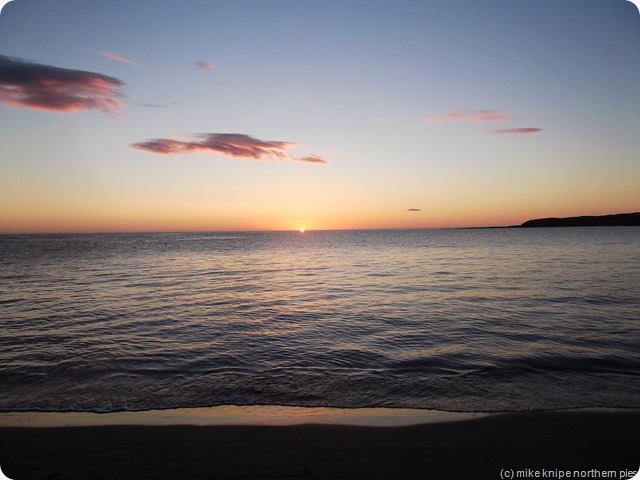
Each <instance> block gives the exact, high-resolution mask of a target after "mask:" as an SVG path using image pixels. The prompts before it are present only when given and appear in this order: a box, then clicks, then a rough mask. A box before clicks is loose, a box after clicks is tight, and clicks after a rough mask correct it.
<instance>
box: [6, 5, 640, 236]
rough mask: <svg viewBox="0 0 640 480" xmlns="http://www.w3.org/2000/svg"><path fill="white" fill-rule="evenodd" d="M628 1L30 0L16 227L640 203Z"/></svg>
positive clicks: (403, 221)
mask: <svg viewBox="0 0 640 480" xmlns="http://www.w3.org/2000/svg"><path fill="white" fill-rule="evenodd" d="M638 85H640V14H639V13H638V9H637V7H636V6H634V5H633V4H632V3H631V2H629V1H627V0H527V1H525V0H384V1H381V0H362V1H360V0H344V1H331V0H330V1H323V2H317V1H311V0H236V1H217V0H189V1H185V2H177V1H171V2H169V1H159V0H136V1H133V2H132V1H130V0H111V1H109V2H105V1H97V0H56V1H55V2H51V1H49V0H14V1H12V2H9V3H7V4H6V5H5V6H4V7H3V9H2V13H1V14H0V146H1V148H0V233H42V232H127V231H136V232H141V231H162V232H177V231H238V230H296V229H300V228H305V229H307V230H314V229H360V228H442V227H471V226H498V225H514V224H520V223H522V222H524V221H525V220H528V219H531V218H539V217H551V216H554V217H565V216H578V215H601V214H610V213H627V212H635V211H640V134H639V132H640V89H639V88H638Z"/></svg>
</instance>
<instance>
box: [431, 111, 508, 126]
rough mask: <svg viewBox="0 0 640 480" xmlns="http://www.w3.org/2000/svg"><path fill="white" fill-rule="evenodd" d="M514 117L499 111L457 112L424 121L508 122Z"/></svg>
mask: <svg viewBox="0 0 640 480" xmlns="http://www.w3.org/2000/svg"><path fill="white" fill-rule="evenodd" d="M513 119H514V117H512V116H511V115H508V114H506V113H504V112H500V111H498V110H457V111H455V112H449V113H445V114H444V115H441V116H430V117H426V118H425V119H424V120H425V121H426V122H429V123H435V122H443V121H452V122H508V121H510V120H513Z"/></svg>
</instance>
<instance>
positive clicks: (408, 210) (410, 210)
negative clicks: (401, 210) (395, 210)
mask: <svg viewBox="0 0 640 480" xmlns="http://www.w3.org/2000/svg"><path fill="white" fill-rule="evenodd" d="M421 211H422V209H421V208H407V212H421Z"/></svg>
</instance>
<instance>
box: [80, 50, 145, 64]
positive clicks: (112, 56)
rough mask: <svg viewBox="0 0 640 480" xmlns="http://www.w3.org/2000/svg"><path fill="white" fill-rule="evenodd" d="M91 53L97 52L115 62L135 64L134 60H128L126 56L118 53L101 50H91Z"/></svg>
mask: <svg viewBox="0 0 640 480" xmlns="http://www.w3.org/2000/svg"><path fill="white" fill-rule="evenodd" d="M91 51H92V52H93V53H97V54H98V55H102V56H103V57H107V58H110V59H111V60H116V61H117V62H122V63H128V64H129V65H137V63H136V62H134V61H133V60H130V59H128V58H126V57H122V56H120V55H116V54H115V53H110V52H103V51H101V50H91Z"/></svg>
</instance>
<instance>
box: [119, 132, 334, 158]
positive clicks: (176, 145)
mask: <svg viewBox="0 0 640 480" xmlns="http://www.w3.org/2000/svg"><path fill="white" fill-rule="evenodd" d="M188 138H190V140H188V141H183V140H176V139H173V138H156V139H152V140H147V141H145V142H140V143H134V144H132V145H131V147H132V148H136V149H138V150H144V151H147V152H151V153H159V154H163V155H172V154H180V153H196V152H212V153H216V154H219V155H223V156H225V157H233V158H247V159H250V160H260V161H282V160H288V161H291V162H301V163H316V164H327V163H329V162H328V161H327V160H325V159H324V158H321V157H319V156H318V155H314V154H311V155H309V156H307V157H296V156H294V155H290V154H289V153H287V151H288V150H289V149H291V148H295V147H297V146H298V144H297V143H294V142H283V141H264V140H258V139H257V138H253V137H251V136H249V135H244V134H241V133H201V134H197V135H191V136H189V137H188Z"/></svg>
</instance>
